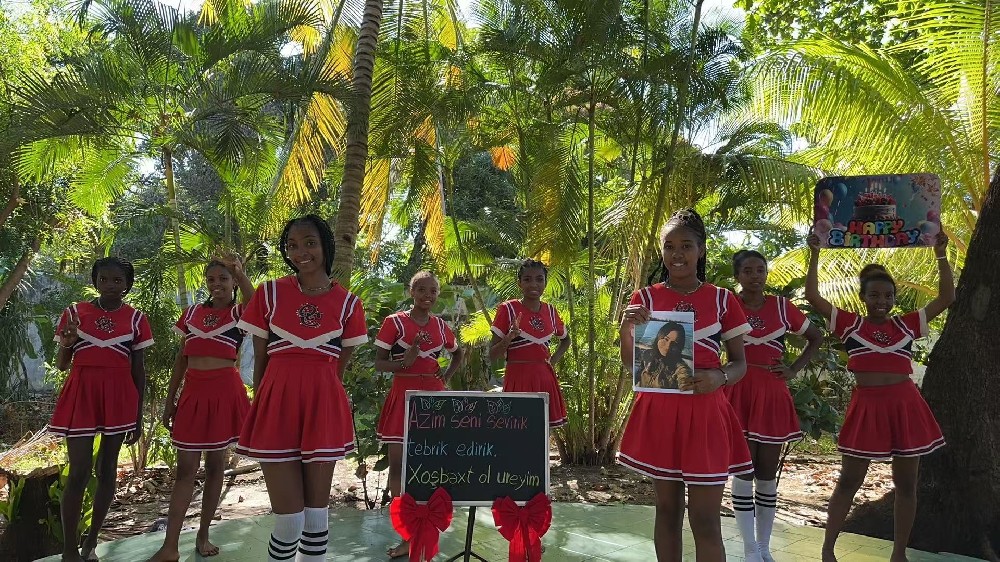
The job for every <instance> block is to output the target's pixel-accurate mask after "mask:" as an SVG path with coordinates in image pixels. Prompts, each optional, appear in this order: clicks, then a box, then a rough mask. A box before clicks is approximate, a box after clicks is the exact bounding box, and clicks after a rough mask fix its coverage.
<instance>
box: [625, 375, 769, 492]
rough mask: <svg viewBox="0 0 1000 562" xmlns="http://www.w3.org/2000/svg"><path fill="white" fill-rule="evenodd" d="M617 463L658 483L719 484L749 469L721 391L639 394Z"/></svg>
mask: <svg viewBox="0 0 1000 562" xmlns="http://www.w3.org/2000/svg"><path fill="white" fill-rule="evenodd" d="M618 462H619V463H620V464H622V465H624V466H626V467H628V468H631V469H632V470H634V471H636V472H638V473H640V474H645V475H646V476H649V477H651V478H656V479H659V480H674V481H678V482H684V483H686V484H694V485H723V484H725V483H726V480H728V479H729V477H730V476H731V475H736V474H747V473H750V472H752V471H753V466H752V464H751V462H750V450H749V449H748V448H747V443H746V440H745V439H744V438H743V431H742V429H741V428H740V423H739V420H738V419H737V418H736V414H735V413H734V412H733V409H732V407H731V406H730V405H729V401H728V400H726V397H725V395H724V394H723V393H722V392H721V391H715V392H712V393H710V394H695V395H692V394H667V393H658V392H641V393H639V394H638V396H637V397H636V400H635V404H634V405H633V407H632V413H631V414H630V415H629V419H628V422H627V423H626V425H625V433H624V435H623V436H622V442H621V447H620V449H619V452H618Z"/></svg>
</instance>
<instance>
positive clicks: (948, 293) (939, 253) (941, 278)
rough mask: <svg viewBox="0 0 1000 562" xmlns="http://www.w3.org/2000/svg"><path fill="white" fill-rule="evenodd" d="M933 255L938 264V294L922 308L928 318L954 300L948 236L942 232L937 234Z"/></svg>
mask: <svg viewBox="0 0 1000 562" xmlns="http://www.w3.org/2000/svg"><path fill="white" fill-rule="evenodd" d="M934 257H935V259H936V260H937V264H938V294H937V296H936V297H934V300H932V301H931V302H929V303H927V307H926V308H925V309H924V310H925V311H926V313H927V319H928V320H930V319H931V318H934V317H935V316H937V315H939V314H941V313H942V312H944V311H945V310H946V309H947V308H948V307H949V306H951V303H953V302H955V279H954V277H953V276H952V273H951V264H950V263H948V236H947V235H945V233H943V232H940V233H938V235H937V242H936V243H935V244H934Z"/></svg>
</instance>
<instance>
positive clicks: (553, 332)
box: [490, 259, 570, 427]
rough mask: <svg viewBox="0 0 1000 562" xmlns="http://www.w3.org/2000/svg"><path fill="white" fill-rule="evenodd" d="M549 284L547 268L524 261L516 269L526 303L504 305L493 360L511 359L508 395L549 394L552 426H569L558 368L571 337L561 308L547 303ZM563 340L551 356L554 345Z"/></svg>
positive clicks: (499, 310) (496, 321)
mask: <svg viewBox="0 0 1000 562" xmlns="http://www.w3.org/2000/svg"><path fill="white" fill-rule="evenodd" d="M546 284H548V270H547V269H546V268H545V264H543V263H542V262H540V261H535V260H532V259H528V260H524V262H522V263H521V267H520V268H518V270H517V285H518V287H520V288H521V295H522V296H521V298H520V299H518V300H511V301H507V302H503V303H500V306H498V307H497V313H496V317H495V318H494V319H493V327H492V331H493V340H492V342H491V343H490V359H497V358H499V357H506V363H507V367H506V370H505V371H504V377H503V391H504V392H545V393H546V394H548V395H549V426H550V427H560V426H562V425H565V424H566V403H565V402H564V401H563V396H562V391H561V390H560V389H559V379H557V378H556V372H555V370H554V369H553V368H552V366H553V365H555V364H556V363H558V362H559V360H560V359H562V356H563V354H564V353H566V349H568V348H569V344H570V340H569V337H568V336H569V332H568V331H567V330H566V325H565V324H563V321H562V318H560V317H559V313H558V312H557V311H556V308H555V307H554V306H552V305H551V304H548V303H546V302H542V293H543V292H544V291H545V285H546ZM553 337H555V338H558V339H559V346H558V347H556V350H555V352H554V353H552V354H551V355H550V354H549V353H550V352H549V342H551V341H552V338H553Z"/></svg>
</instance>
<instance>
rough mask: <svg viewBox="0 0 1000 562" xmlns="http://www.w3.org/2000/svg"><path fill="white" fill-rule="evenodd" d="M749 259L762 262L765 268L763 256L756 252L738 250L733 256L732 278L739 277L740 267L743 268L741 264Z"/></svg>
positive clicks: (765, 262) (765, 261) (765, 259)
mask: <svg viewBox="0 0 1000 562" xmlns="http://www.w3.org/2000/svg"><path fill="white" fill-rule="evenodd" d="M750 258H757V259H759V260H760V261H762V262H764V266H765V267H766V266H767V258H765V257H764V254H762V253H760V252H758V251H757V250H740V251H738V252H736V253H735V254H733V276H734V277H736V276H738V275H739V271H740V267H742V266H743V262H744V261H746V260H748V259H750Z"/></svg>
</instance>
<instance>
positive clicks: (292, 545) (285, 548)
mask: <svg viewBox="0 0 1000 562" xmlns="http://www.w3.org/2000/svg"><path fill="white" fill-rule="evenodd" d="M304 523H305V514H304V513H302V512H301V511H300V512H298V513H279V514H277V515H275V516H274V530H273V531H271V540H270V541H269V542H268V545H267V560H268V562H282V561H285V560H294V559H295V551H296V550H298V547H299V537H300V536H302V525H303V524H304Z"/></svg>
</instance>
